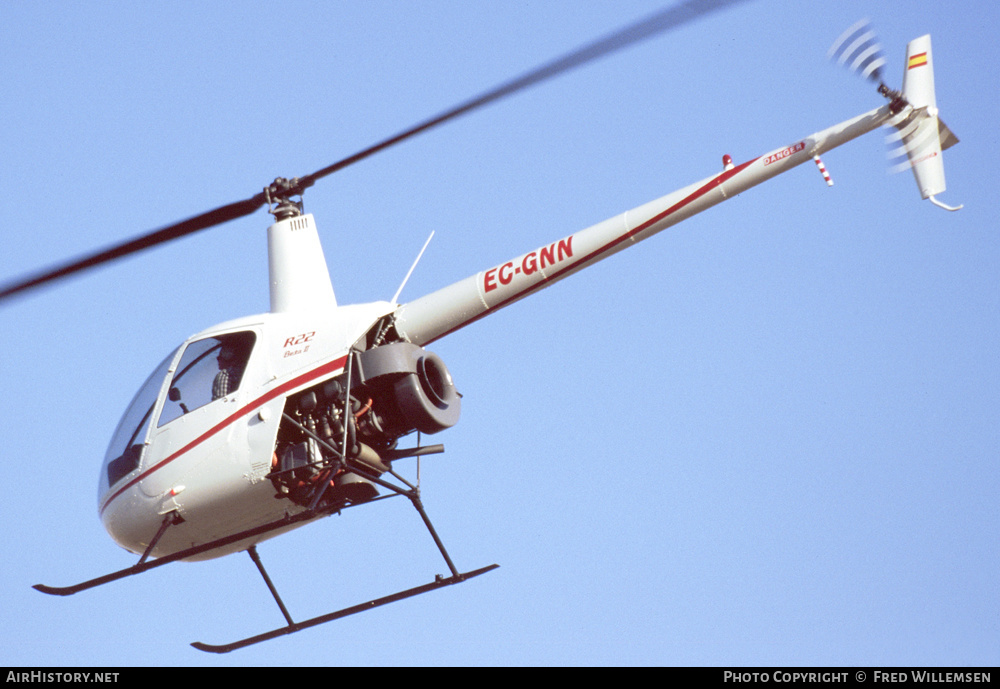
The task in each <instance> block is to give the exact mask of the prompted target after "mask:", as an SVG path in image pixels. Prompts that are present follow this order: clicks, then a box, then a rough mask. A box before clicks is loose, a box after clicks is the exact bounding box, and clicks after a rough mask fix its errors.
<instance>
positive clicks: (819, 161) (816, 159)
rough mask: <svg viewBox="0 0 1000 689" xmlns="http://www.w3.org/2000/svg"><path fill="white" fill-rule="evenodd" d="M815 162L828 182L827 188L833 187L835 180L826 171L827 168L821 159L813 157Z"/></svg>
mask: <svg viewBox="0 0 1000 689" xmlns="http://www.w3.org/2000/svg"><path fill="white" fill-rule="evenodd" d="M813 160H815V161H816V167H818V168H819V171H820V172H821V173H822V174H823V179H825V180H826V186H828V187H832V186H833V180H832V179H830V173H829V172H827V171H826V166H825V165H823V161H822V160H820V159H819V156H813Z"/></svg>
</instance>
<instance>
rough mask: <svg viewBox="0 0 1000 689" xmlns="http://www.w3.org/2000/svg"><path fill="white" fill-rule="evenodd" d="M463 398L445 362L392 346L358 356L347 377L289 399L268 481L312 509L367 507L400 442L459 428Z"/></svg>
mask: <svg viewBox="0 0 1000 689" xmlns="http://www.w3.org/2000/svg"><path fill="white" fill-rule="evenodd" d="M460 413H461V396H460V395H459V393H458V391H457V389H456V388H455V384H454V382H453V381H452V378H451V374H450V373H449V371H448V368H447V367H446V366H445V364H444V362H443V361H441V359H440V358H439V357H438V356H437V355H436V354H432V353H431V352H428V351H426V350H424V349H423V348H422V347H418V346H417V345H413V344H409V343H405V342H395V343H391V344H384V345H381V346H377V347H373V348H370V349H367V350H365V351H353V352H352V354H351V358H350V361H349V364H348V365H347V367H346V368H345V371H344V373H342V374H340V375H339V376H337V377H335V378H332V379H329V380H326V381H324V382H322V383H320V384H318V385H316V386H314V387H312V388H310V389H308V390H305V391H302V392H299V393H296V394H295V395H291V396H289V398H288V399H287V400H286V402H285V410H284V416H283V418H282V422H281V425H280V427H279V429H278V437H277V442H276V444H275V451H274V457H273V460H272V471H271V473H270V475H269V477H270V479H271V482H272V483H273V484H274V486H275V488H276V489H277V495H276V497H278V498H287V499H290V500H291V501H292V502H294V503H296V504H298V505H302V506H305V507H310V508H319V507H323V508H332V509H339V508H340V507H343V506H347V505H351V504H356V503H360V502H366V501H368V500H371V499H373V498H374V497H376V496H377V495H378V489H377V487H376V485H375V484H374V483H373V481H372V480H370V478H377V477H378V476H380V475H381V474H383V473H385V472H387V471H389V469H390V462H391V461H392V460H393V458H395V457H398V456H399V455H400V453H399V452H398V451H396V446H397V443H398V441H399V439H400V438H402V437H403V436H406V435H409V434H410V433H413V432H414V431H419V432H421V433H425V434H433V433H438V432H439V431H443V430H444V429H446V428H450V427H452V426H454V425H455V424H456V423H457V422H458V418H459V415H460Z"/></svg>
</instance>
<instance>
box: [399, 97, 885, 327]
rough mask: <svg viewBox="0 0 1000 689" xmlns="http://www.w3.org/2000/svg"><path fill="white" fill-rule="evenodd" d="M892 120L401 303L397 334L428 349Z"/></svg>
mask: <svg viewBox="0 0 1000 689" xmlns="http://www.w3.org/2000/svg"><path fill="white" fill-rule="evenodd" d="M892 117H893V111H892V110H891V107H890V106H889V105H885V106H882V107H881V108H878V109H876V110H872V111H870V112H867V113H865V114H863V115H859V116H858V117H855V118H853V119H850V120H846V121H844V122H841V123H840V124H837V125H834V126H833V127H830V128H828V129H825V130H823V131H821V132H817V133H815V134H812V135H811V136H808V137H806V138H804V139H801V140H799V141H797V142H795V143H793V144H791V145H788V146H784V147H782V148H779V149H776V150H774V151H771V152H770V153H767V154H765V155H762V156H760V157H758V158H754V159H752V160H749V161H747V162H745V163H743V164H741V165H738V166H735V167H733V168H732V169H728V170H723V171H722V172H721V173H719V174H716V175H713V176H712V177H709V178H707V179H703V180H701V181H700V182H695V183H694V184H691V185H689V186H687V187H685V188H683V189H679V190H678V191H675V192H673V193H671V194H668V195H666V196H664V197H662V198H660V199H657V200H655V201H651V202H649V203H647V204H644V205H642V206H639V207H637V208H634V209H632V210H630V211H626V212H625V213H622V214H620V215H617V216H615V217H613V218H609V219H608V220H605V221H603V222H601V223H598V224H597V225H594V226H592V227H590V228H588V229H585V230H581V231H580V232H577V233H575V234H572V235H570V236H568V237H564V238H563V239H561V240H558V241H556V242H553V243H551V244H549V245H547V246H543V247H540V248H538V249H535V250H534V251H531V252H528V253H526V254H523V255H521V256H519V257H517V258H514V259H511V260H510V261H507V262H505V263H502V264H500V265H498V266H494V267H493V268H490V269H488V270H484V271H481V272H479V273H477V274H476V275H472V276H470V277H468V278H466V279H464V280H461V281H459V282H456V283H454V284H452V285H449V286H448V287H445V288H443V289H441V290H438V291H437V292H432V293H431V294H428V295H426V296H424V297H421V298H419V299H416V300H415V301H412V302H409V303H407V304H404V305H403V306H400V307H399V308H398V309H397V310H396V313H395V325H396V331H397V333H399V335H400V336H401V337H402V338H403V339H405V340H406V341H408V342H412V343H414V344H419V345H425V344H428V343H430V342H433V341H434V340H437V339H439V338H441V337H444V336H445V335H447V334H449V333H451V332H454V331H456V330H458V329H460V328H463V327H465V326H466V325H468V324H470V323H473V322H475V321H477V320H479V319H480V318H484V317H485V316H487V315H489V314H491V313H493V312H495V311H498V310H499V309H501V308H503V307H504V306H508V305H509V304H513V303H514V302H516V301H519V300H520V299H523V298H525V297H527V296H528V295H530V294H533V293H535V292H538V291H540V290H541V289H544V288H545V287H548V286H549V285H552V284H555V283H556V282H558V281H559V280H562V279H563V278H565V277H569V276H570V275H572V274H573V273H576V272H578V271H580V270H583V269H584V268H586V267H588V266H591V265H593V264H595V263H597V262H598V261H600V260H602V259H605V258H607V257H608V256H611V255H613V254H615V253H617V252H619V251H621V250H622V249H625V248H627V247H629V246H632V245H633V244H637V243H638V242H640V241H642V240H644V239H647V238H649V237H652V236H653V235H654V234H657V233H658V232H661V231H663V230H664V229H666V228H668V227H671V226H672V225H675V224H677V223H679V222H681V221H682V220H686V219H687V218H690V217H691V216H693V215H695V214H697V213H701V212H702V211H704V210H707V209H708V208H711V207H712V206H714V205H716V204H718V203H721V202H723V201H725V200H726V199H728V198H732V197H733V196H736V195H737V194H740V193H742V192H744V191H746V190H747V189H750V188H751V187H754V186H756V185H758V184H760V183H762V182H765V181H767V180H769V179H771V178H772V177H775V176H777V175H779V174H781V173H783V172H786V171H787V170H790V169H791V168H793V167H796V166H798V165H801V164H802V163H804V162H808V161H812V159H813V157H814V156H817V155H820V154H822V153H824V152H826V151H829V150H831V149H833V148H836V147H837V146H841V145H843V144H845V143H847V142H848V141H851V140H852V139H855V138H857V137H859V136H861V135H862V134H865V133H867V132H870V131H872V130H873V129H877V128H878V127H879V126H881V125H882V124H885V123H886V122H887V121H888V120H889V119H890V118H892Z"/></svg>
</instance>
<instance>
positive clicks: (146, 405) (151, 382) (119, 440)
mask: <svg viewBox="0 0 1000 689" xmlns="http://www.w3.org/2000/svg"><path fill="white" fill-rule="evenodd" d="M176 354H177V351H176V350H175V351H173V352H171V353H170V354H169V356H167V358H166V359H164V360H163V361H161V362H160V365H159V366H157V367H156V370H154V371H153V373H152V375H150V376H149V378H147V379H146V382H145V383H143V384H142V387H141V388H139V392H137V393H135V397H133V398H132V403H131V404H130V405H129V406H128V409H126V410H125V414H124V415H122V420H121V421H119V422H118V428H116V429H115V434H114V436H113V437H112V438H111V444H110V445H108V451H107V453H106V454H105V455H104V469H105V470H104V471H102V472H101V492H103V491H104V490H105V489H107V488H108V487H109V486H113V485H114V484H115V483H117V482H118V481H119V480H121V479H122V478H124V477H125V476H127V475H128V474H130V473H132V471H133V470H135V469H136V468H138V466H139V460H140V458H141V457H142V448H143V445H144V443H145V442H146V432H147V431H148V430H149V423H150V420H151V417H152V415H153V407H155V406H156V398H157V397H158V396H159V394H160V388H161V387H163V378H164V377H165V376H166V375H167V371H168V370H169V368H170V362H172V361H173V360H174V356H175V355H176ZM105 481H107V482H106V483H105Z"/></svg>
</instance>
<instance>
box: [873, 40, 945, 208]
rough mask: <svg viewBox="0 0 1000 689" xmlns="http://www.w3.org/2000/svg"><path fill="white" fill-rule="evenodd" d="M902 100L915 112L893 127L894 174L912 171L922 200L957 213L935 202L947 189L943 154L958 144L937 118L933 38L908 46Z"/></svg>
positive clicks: (913, 42) (908, 111)
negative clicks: (907, 170) (937, 196)
mask: <svg viewBox="0 0 1000 689" xmlns="http://www.w3.org/2000/svg"><path fill="white" fill-rule="evenodd" d="M903 97H904V98H906V100H907V102H908V103H909V104H910V105H911V106H913V108H912V110H906V111H904V113H903V114H904V115H906V116H905V117H903V118H902V119H901V120H900V121H899V122H896V123H894V126H895V127H896V130H897V131H896V133H895V134H893V135H891V136H890V137H889V138H890V143H892V144H893V145H894V150H893V152H892V156H893V157H895V158H898V161H897V162H896V164H895V165H894V170H896V171H899V170H904V169H906V168H908V167H910V168H913V176H914V178H915V179H916V181H917V187H918V188H919V189H920V195H921V197H923V198H925V199H930V200H931V202H932V203H934V204H935V205H937V206H941V207H942V208H945V209H947V210H958V209H959V208H961V206H958V207H957V208H952V207H951V206H946V205H945V204H943V203H941V202H940V201H938V200H937V199H936V198H934V197H935V196H936V195H938V194H940V193H942V192H943V191H944V190H945V188H946V185H945V180H944V160H943V158H942V155H941V152H942V151H944V150H945V149H947V148H950V147H951V146H954V145H955V144H956V143H958V138H957V137H956V136H955V135H954V134H952V132H951V130H950V129H948V127H947V126H946V125H945V124H944V122H942V121H941V120H940V119H939V118H938V109H937V96H936V94H935V92H934V58H933V54H932V51H931V37H930V35H927V36H921V37H920V38H917V39H914V40H912V41H910V42H909V44H908V45H907V46H906V65H905V68H904V71H903Z"/></svg>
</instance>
